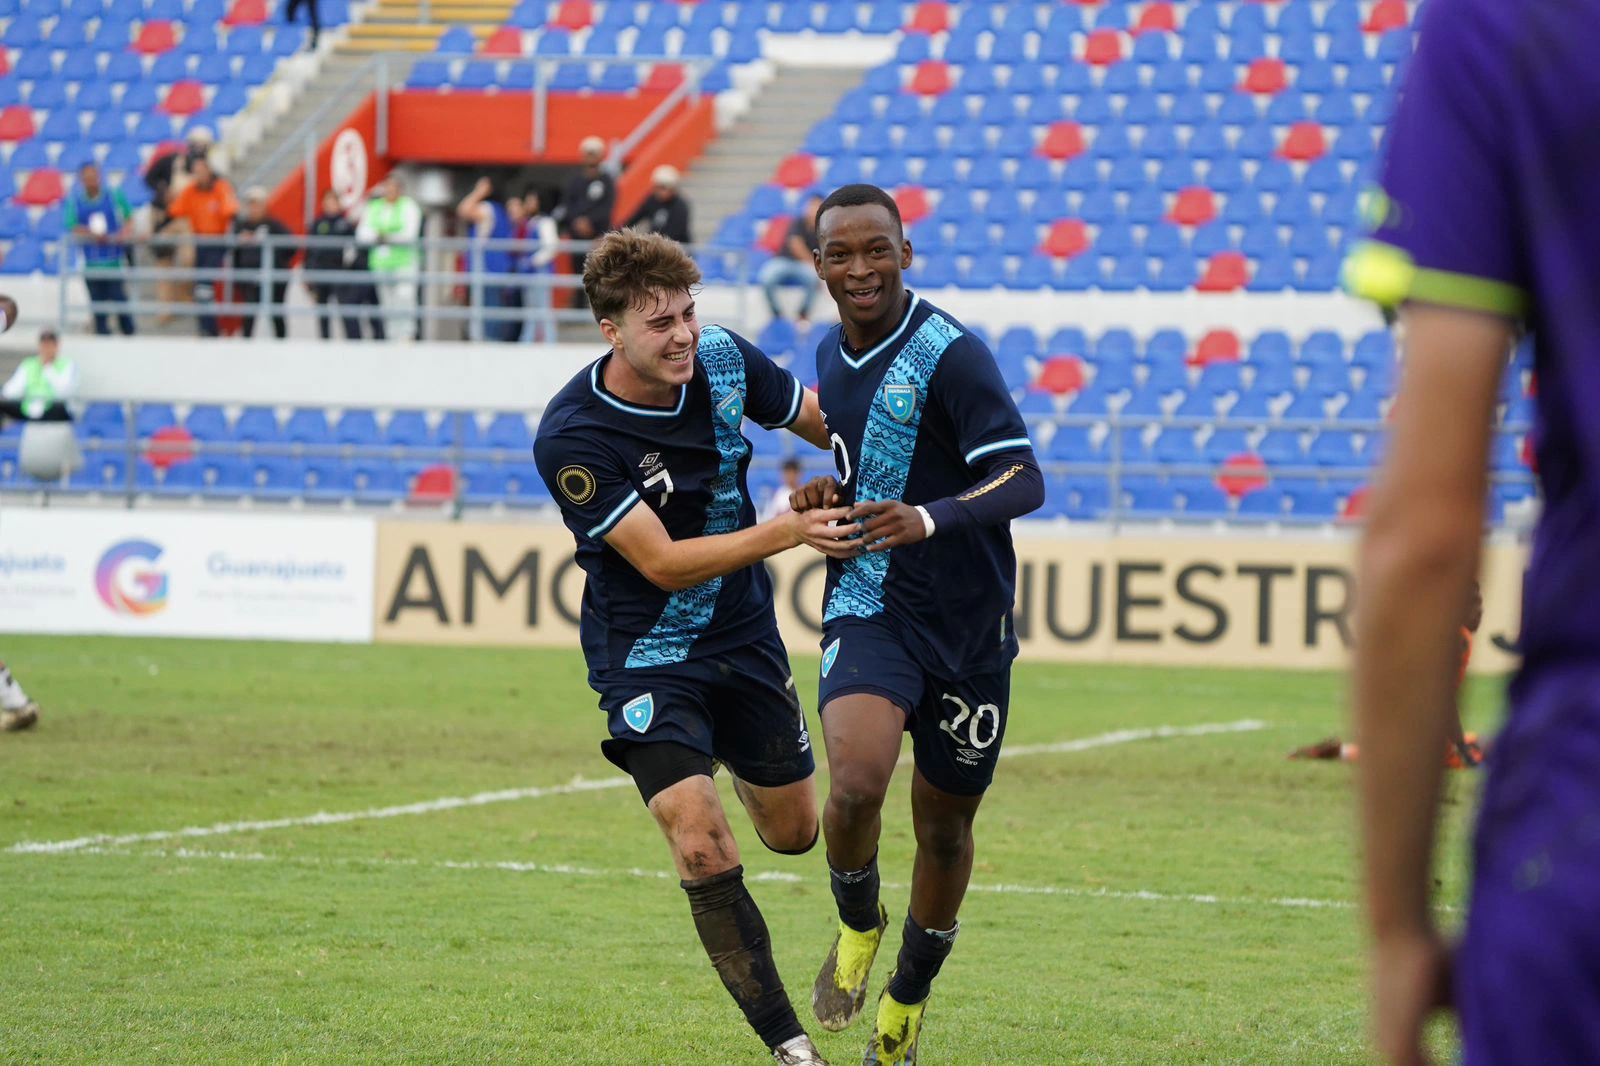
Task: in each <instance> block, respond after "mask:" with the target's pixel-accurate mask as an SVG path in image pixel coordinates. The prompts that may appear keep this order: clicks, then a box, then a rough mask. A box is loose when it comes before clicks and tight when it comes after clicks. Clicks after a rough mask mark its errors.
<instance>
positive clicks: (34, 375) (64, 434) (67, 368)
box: [0, 329, 83, 481]
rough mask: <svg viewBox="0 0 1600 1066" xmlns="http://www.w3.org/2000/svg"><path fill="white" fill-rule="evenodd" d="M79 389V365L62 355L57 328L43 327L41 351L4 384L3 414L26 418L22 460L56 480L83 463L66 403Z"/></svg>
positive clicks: (0, 399)
mask: <svg viewBox="0 0 1600 1066" xmlns="http://www.w3.org/2000/svg"><path fill="white" fill-rule="evenodd" d="M77 391H78V368H77V365H76V364H74V363H73V362H72V360H70V359H67V358H64V357H63V356H62V355H61V339H60V338H59V337H58V336H56V331H55V330H53V329H42V330H40V331H39V353H38V354H37V355H31V356H29V357H28V358H26V359H24V360H23V361H22V362H21V363H20V364H19V365H18V366H17V369H16V371H15V372H14V373H13V374H12V375H11V377H10V379H9V380H7V381H6V383H5V385H4V386H0V414H4V415H6V416H9V417H12V418H15V417H18V416H20V417H21V418H22V419H24V420H25V421H26V423H27V424H26V425H25V426H24V427H23V430H22V440H21V442H20V443H19V445H18V448H17V465H18V466H20V467H21V468H22V469H23V470H24V471H25V472H26V473H28V474H29V475H30V476H32V477H35V478H38V479H40V480H41V481H56V480H59V479H60V478H62V477H64V476H66V475H67V474H68V473H70V472H71V471H73V470H75V469H77V468H78V467H79V466H81V465H83V455H82V453H80V452H79V451H78V445H77V440H76V438H74V436H73V432H72V414H71V412H70V411H69V410H68V409H67V403H68V401H70V400H71V399H72V398H73V397H74V396H75V395H76V394H77Z"/></svg>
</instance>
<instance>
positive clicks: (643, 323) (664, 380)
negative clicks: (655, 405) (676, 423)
mask: <svg viewBox="0 0 1600 1066" xmlns="http://www.w3.org/2000/svg"><path fill="white" fill-rule="evenodd" d="M600 332H602V333H604V334H605V337H606V340H608V341H610V342H611V347H612V349H613V350H615V352H616V353H617V355H618V356H619V357H620V359H619V361H620V362H621V363H622V364H623V365H624V367H625V368H626V371H627V374H626V375H625V377H632V378H633V379H635V380H634V382H632V383H630V384H633V385H634V387H635V388H637V389H639V390H641V391H643V392H645V393H653V394H655V398H654V399H649V400H646V402H661V403H670V402H671V394H673V393H675V392H676V391H677V389H678V387H679V386H680V385H684V384H687V383H688V382H689V381H690V380H692V379H693V378H694V353H695V349H696V348H697V347H698V346H699V344H700V320H699V319H698V318H696V317H695V307H694V295H693V294H692V293H688V292H658V293H654V294H652V295H651V297H650V298H649V299H647V300H646V301H645V303H644V306H642V307H631V308H629V309H628V311H627V312H626V313H625V314H623V315H622V317H621V319H620V320H613V319H610V318H607V319H605V320H603V321H602V322H601V323H600ZM608 384H609V380H608Z"/></svg>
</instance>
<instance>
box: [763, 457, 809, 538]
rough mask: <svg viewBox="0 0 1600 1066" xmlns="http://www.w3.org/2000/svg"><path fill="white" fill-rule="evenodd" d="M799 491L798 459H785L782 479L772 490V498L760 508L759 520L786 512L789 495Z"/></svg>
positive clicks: (789, 508)
mask: <svg viewBox="0 0 1600 1066" xmlns="http://www.w3.org/2000/svg"><path fill="white" fill-rule="evenodd" d="M799 491H800V460H798V459H785V460H784V461H783V481H782V482H781V483H780V484H779V485H778V487H777V488H775V489H773V490H772V499H770V500H768V501H767V505H766V507H764V508H762V510H761V521H763V522H765V521H767V520H768V519H771V518H777V517H778V516H779V515H781V514H788V513H789V512H790V511H791V510H793V508H792V507H790V505H789V497H791V496H793V495H794V494H795V493H796V492H799Z"/></svg>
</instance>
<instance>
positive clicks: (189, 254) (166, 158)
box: [144, 126, 212, 325]
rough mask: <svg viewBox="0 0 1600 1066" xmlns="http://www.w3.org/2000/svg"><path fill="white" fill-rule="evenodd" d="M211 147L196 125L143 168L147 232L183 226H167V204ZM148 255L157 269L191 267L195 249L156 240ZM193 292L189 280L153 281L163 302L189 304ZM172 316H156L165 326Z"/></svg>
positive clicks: (206, 133) (204, 130)
mask: <svg viewBox="0 0 1600 1066" xmlns="http://www.w3.org/2000/svg"><path fill="white" fill-rule="evenodd" d="M211 146H212V137H211V131H210V130H209V129H207V128H206V127H204V126H196V127H195V128H194V129H192V130H190V131H189V136H188V138H187V140H186V142H185V144H184V146H183V148H182V149H179V150H173V151H168V152H162V153H160V154H158V155H157V156H156V157H155V158H153V159H152V160H151V161H150V165H149V167H147V168H146V169H145V174H144V183H145V184H146V185H147V186H149V188H150V213H151V219H150V231H151V232H152V233H159V232H161V231H163V230H167V231H168V232H169V233H171V232H178V231H181V230H182V229H183V226H182V225H180V226H177V227H174V228H172V229H170V230H169V229H168V227H167V223H168V221H169V220H170V218H171V215H170V214H169V212H168V210H167V205H168V204H169V203H170V201H171V200H172V197H173V196H174V195H176V194H177V193H178V192H179V191H181V190H182V189H183V187H184V186H185V185H187V184H188V183H189V181H190V178H191V172H192V170H193V165H194V161H195V160H196V159H200V158H203V157H204V156H206V155H207V154H209V153H210V151H211ZM150 254H151V257H152V258H154V259H155V264H156V268H157V269H158V270H159V269H161V268H163V267H172V266H174V265H176V266H182V267H184V268H188V267H192V266H194V249H193V247H191V246H189V245H187V244H180V243H178V242H177V241H173V240H156V241H151V242H150ZM192 291H193V285H192V283H191V282H188V281H184V280H179V279H171V278H163V279H162V280H160V281H158V282H156V299H158V300H160V301H161V302H162V303H165V304H175V303H188V302H189V296H190V293H191V292H192ZM172 319H173V315H172V312H170V311H163V312H161V313H160V315H158V316H157V317H156V323H157V324H158V325H165V324H166V323H168V322H171V321H172Z"/></svg>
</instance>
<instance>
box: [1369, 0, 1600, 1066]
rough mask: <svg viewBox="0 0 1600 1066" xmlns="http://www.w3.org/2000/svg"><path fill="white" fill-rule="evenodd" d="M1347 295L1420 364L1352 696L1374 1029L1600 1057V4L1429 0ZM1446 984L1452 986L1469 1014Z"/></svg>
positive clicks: (1479, 1062) (1381, 511)
mask: <svg viewBox="0 0 1600 1066" xmlns="http://www.w3.org/2000/svg"><path fill="white" fill-rule="evenodd" d="M1425 11H1426V13H1425V15H1424V16H1423V18H1422V23H1421V27H1420V30H1421V32H1420V35H1419V43H1418V48H1417V52H1416V55H1415V57H1414V58H1413V60H1412V63H1411V65H1410V67H1409V70H1408V72H1407V73H1406V75H1405V78H1404V82H1403V86H1402V92H1401V95H1400V98H1399V102H1398V105H1397V108H1396V112H1395V116H1394V120H1393V123H1392V124H1391V126H1390V128H1389V131H1388V141H1387V147H1386V158H1385V160H1384V166H1383V171H1382V187H1383V190H1382V194H1381V195H1379V196H1377V197H1375V203H1374V211H1373V215H1374V219H1373V222H1374V227H1375V228H1374V231H1373V233H1372V240H1371V241H1369V242H1367V243H1366V244H1364V245H1363V246H1362V247H1361V248H1360V249H1359V250H1358V251H1357V252H1356V254H1355V255H1354V256H1353V257H1352V258H1351V261H1350V263H1349V264H1348V266H1347V281H1348V283H1349V285H1350V287H1351V288H1352V290H1353V291H1355V292H1357V293H1359V294H1361V295H1364V296H1368V297H1371V298H1373V299H1376V300H1378V301H1380V302H1382V303H1384V304H1386V305H1389V306H1398V305H1404V309H1403V312H1402V314H1403V318H1404V321H1405V323H1406V344H1405V348H1406V352H1405V360H1406V361H1405V374H1404V376H1403V379H1402V380H1403V384H1402V390H1403V391H1402V394H1401V400H1400V403H1399V405H1398V407H1397V413H1396V418H1395V420H1394V425H1393V431H1392V440H1391V446H1390V449H1389V458H1388V461H1387V462H1386V465H1385V467H1384V470H1383V472H1382V474H1381V475H1380V477H1379V479H1378V484H1377V488H1376V490H1375V492H1374V503H1373V507H1372V511H1371V516H1370V524H1369V528H1368V531H1367V534H1366V537H1365V539H1364V542H1363V545H1362V551H1361V561H1360V576H1359V581H1360V587H1361V591H1362V607H1361V622H1360V625H1359V626H1358V631H1359V632H1358V637H1357V651H1356V669H1355V683H1354V689H1353V691H1354V700H1355V712H1356V722H1357V729H1358V734H1359V741H1360V744H1361V757H1362V765H1361V779H1362V780H1361V789H1362V801H1363V815H1364V833H1365V841H1366V848H1365V874H1366V882H1367V883H1366V891H1367V903H1368V910H1369V918H1370V921H1371V926H1372V932H1373V937H1374V940H1373V944H1374V946H1373V959H1374V980H1375V985H1376V998H1375V1003H1376V1024H1375V1027H1374V1029H1375V1033H1376V1037H1377V1040H1378V1044H1379V1048H1380V1050H1381V1051H1382V1052H1383V1054H1384V1055H1385V1057H1386V1058H1387V1059H1388V1060H1389V1061H1392V1062H1396V1063H1408V1064H1412V1063H1421V1062H1424V1061H1426V1059H1425V1058H1424V1057H1423V1052H1422V1050H1421V1043H1420V1039H1421V1038H1420V1033H1421V1027H1422V1022H1423V1019H1424V1018H1425V1016H1426V1015H1427V1014H1428V1013H1429V1012H1430V1011H1431V1010H1433V1009H1435V1008H1440V1007H1449V1006H1452V1005H1453V1006H1454V1008H1455V1009H1456V1011H1457V1012H1458V1014H1459V1016H1460V1024H1461V1032H1462V1039H1463V1043H1464V1050H1465V1062H1466V1066H1500V1064H1509V1063H1515V1064H1523V1063H1537V1064H1539V1066H1568V1064H1570V1066H1577V1064H1580V1063H1583V1064H1592V1063H1600V55H1597V51H1596V50H1597V46H1600V0H1540V2H1537V3H1507V2H1505V0H1429V3H1428V4H1427V5H1426V8H1425ZM1523 328H1526V329H1527V330H1529V331H1530V332H1531V333H1532V335H1533V337H1534V344H1535V367H1536V373H1537V375H1538V380H1539V389H1538V400H1537V425H1538V434H1537V440H1538V466H1539V475H1540V481H1541V485H1542V489H1543V495H1544V501H1545V506H1544V513H1543V517H1542V519H1541V521H1540V523H1539V529H1538V532H1537V534H1536V537H1535V541H1534V547H1533V554H1532V560H1531V563H1530V566H1529V569H1528V573H1527V579H1526V588H1525V591H1524V610H1523V623H1522V648H1523V654H1524V661H1523V665H1522V668H1521V670H1520V671H1519V673H1518V675H1517V677H1516V679H1515V681H1514V682H1513V684H1512V686H1511V690H1510V698H1511V711H1510V715H1509V719H1508V722H1507V724H1506V727H1505V730H1504V732H1503V733H1502V734H1501V736H1500V738H1499V739H1498V740H1497V741H1496V743H1495V745H1494V748H1493V751H1492V753H1491V756H1490V759H1489V766H1490V769H1489V777H1488V781H1487V783H1486V786H1485V791H1484V795H1483V800H1482V810H1481V812H1480V816H1479V824H1478V830H1477V838H1476V845H1475V849H1474V867H1475V868H1474V872H1473V883H1472V902H1471V911H1470V916H1469V919H1468V921H1467V926H1466V930H1465V935H1464V937H1463V939H1462V941H1461V943H1460V945H1459V946H1458V947H1457V949H1456V950H1455V953H1454V964H1453V965H1454V971H1453V978H1454V981H1453V986H1452V983H1451V982H1450V981H1448V980H1446V978H1447V975H1450V957H1451V953H1450V952H1449V951H1448V950H1447V949H1446V947H1445V945H1444V942H1443V940H1442V939H1441V938H1440V936H1439V935H1438V933H1437V931H1436V930H1435V927H1434V925H1433V922H1432V919H1431V916H1430V913H1429V906H1428V884H1429V876H1428V875H1429V865H1430V861H1431V854H1430V853H1431V849H1432V843H1433V824H1434V819H1435V816H1436V812H1437V803H1438V794H1439V778H1440V770H1439V769H1438V766H1439V758H1438V751H1439V750H1440V748H1441V747H1442V745H1443V740H1444V736H1445V732H1444V731H1445V730H1446V729H1447V728H1448V717H1449V714H1450V711H1451V702H1450V701H1451V694H1450V691H1449V688H1450V686H1449V682H1450V677H1449V675H1450V672H1451V666H1450V652H1449V648H1450V642H1451V638H1452V633H1453V628H1454V623H1455V619H1456V618H1458V617H1459V616H1460V614H1461V611H1462V608H1463V606H1464V604H1465V602H1466V598H1467V597H1468V596H1469V595H1470V592H1469V588H1470V582H1471V579H1472V577H1473V576H1474V574H1475V572H1476V568H1477V562H1478V550H1479V541H1480V539H1481V524H1482V520H1481V515H1482V514H1483V501H1484V495H1485V480H1486V479H1485V467H1486V454H1487V450H1488V447H1489V443H1490V440H1491V429H1490V427H1491V424H1492V421H1493V413H1494V406H1495V391H1496V386H1497V384H1498V380H1499V377H1500V375H1501V374H1502V372H1503V371H1504V368H1505V364H1506V355H1507V352H1508V350H1509V347H1510V344H1511V342H1512V339H1513V337H1514V335H1515V333H1516V332H1517V331H1519V330H1521V329H1523ZM1452 1000H1453V1003H1452Z"/></svg>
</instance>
